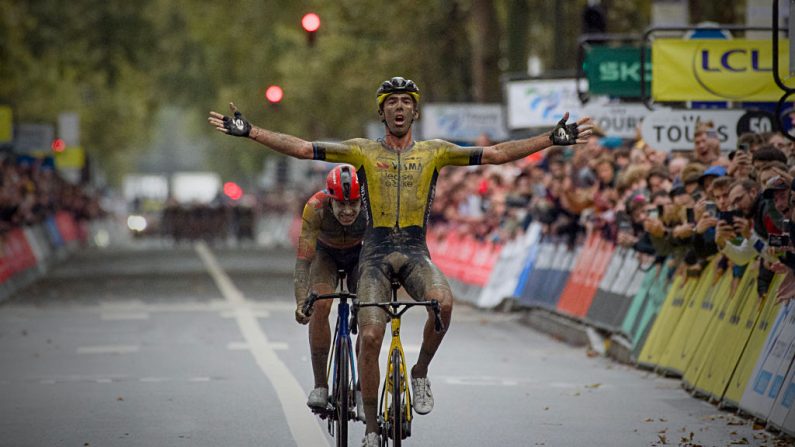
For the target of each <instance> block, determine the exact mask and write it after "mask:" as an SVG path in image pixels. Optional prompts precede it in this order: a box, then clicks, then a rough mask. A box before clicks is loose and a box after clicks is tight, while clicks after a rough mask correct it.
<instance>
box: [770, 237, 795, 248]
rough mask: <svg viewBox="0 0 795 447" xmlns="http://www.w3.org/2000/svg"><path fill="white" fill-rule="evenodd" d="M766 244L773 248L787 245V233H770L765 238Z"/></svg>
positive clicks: (788, 241)
mask: <svg viewBox="0 0 795 447" xmlns="http://www.w3.org/2000/svg"><path fill="white" fill-rule="evenodd" d="M767 245H769V246H771V247H774V248H781V247H787V246H789V245H790V239H789V234H771V235H769V236H768V238H767Z"/></svg>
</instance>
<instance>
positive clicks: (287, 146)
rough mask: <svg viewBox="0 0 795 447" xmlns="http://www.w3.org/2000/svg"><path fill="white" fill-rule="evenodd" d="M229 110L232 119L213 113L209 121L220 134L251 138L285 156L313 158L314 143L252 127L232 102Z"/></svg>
mask: <svg viewBox="0 0 795 447" xmlns="http://www.w3.org/2000/svg"><path fill="white" fill-rule="evenodd" d="M229 110H230V111H231V112H232V116H231V117H229V116H224V115H221V114H220V113H218V112H214V111H211V112H210V116H209V117H208V118H207V121H208V122H209V123H210V125H211V126H214V127H215V129H216V130H217V131H219V132H222V133H225V134H227V135H233V136H236V137H246V138H250V139H252V140H254V141H256V142H257V143H260V144H262V145H265V146H267V147H269V148H271V149H273V150H274V151H276V152H280V153H282V154H284V155H289V156H291V157H295V158H303V159H312V158H313V155H314V151H313V149H312V143H310V142H309V141H306V140H302V139H300V138H298V137H294V136H292V135H287V134H283V133H278V132H272V131H270V130H267V129H263V128H261V127H257V126H252V125H251V124H250V123H249V122H248V121H247V120H246V118H245V117H243V115H242V114H241V113H240V111H238V110H237V107H235V105H234V104H233V103H231V102H230V103H229Z"/></svg>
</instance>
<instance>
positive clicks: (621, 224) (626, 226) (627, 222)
mask: <svg viewBox="0 0 795 447" xmlns="http://www.w3.org/2000/svg"><path fill="white" fill-rule="evenodd" d="M616 222H617V223H618V231H626V232H632V221H631V219H630V218H629V215H627V213H617V214H616Z"/></svg>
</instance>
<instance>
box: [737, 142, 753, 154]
mask: <svg viewBox="0 0 795 447" xmlns="http://www.w3.org/2000/svg"><path fill="white" fill-rule="evenodd" d="M737 150H739V151H741V152H748V151H750V150H751V145H750V144H748V143H740V144H738V145H737Z"/></svg>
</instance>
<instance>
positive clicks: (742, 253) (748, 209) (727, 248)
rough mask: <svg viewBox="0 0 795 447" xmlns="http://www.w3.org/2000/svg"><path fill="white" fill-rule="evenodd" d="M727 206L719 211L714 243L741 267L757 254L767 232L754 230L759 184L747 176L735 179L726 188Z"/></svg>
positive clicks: (758, 202) (758, 201)
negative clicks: (722, 210) (723, 210)
mask: <svg viewBox="0 0 795 447" xmlns="http://www.w3.org/2000/svg"><path fill="white" fill-rule="evenodd" d="M729 207H730V211H726V212H720V213H718V226H717V227H716V228H717V229H716V235H715V242H716V243H717V244H718V247H719V248H720V250H721V252H722V253H723V254H724V255H726V257H727V258H729V260H730V261H732V262H733V263H734V264H735V265H738V266H744V265H747V264H748V263H749V262H751V261H752V260H753V259H754V258H755V257H756V256H757V255H758V254H759V253H760V251H761V250H760V248H759V242H760V241H761V244H766V243H765V241H764V240H763V237H766V235H759V234H756V233H754V232H753V230H754V227H753V223H754V217H755V215H757V211H758V210H759V208H760V197H759V185H758V184H757V183H756V182H754V181H753V180H749V179H742V180H737V181H736V182H734V183H733V184H732V185H731V186H730V188H729ZM754 244H757V245H756V247H755V246H754Z"/></svg>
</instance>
